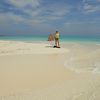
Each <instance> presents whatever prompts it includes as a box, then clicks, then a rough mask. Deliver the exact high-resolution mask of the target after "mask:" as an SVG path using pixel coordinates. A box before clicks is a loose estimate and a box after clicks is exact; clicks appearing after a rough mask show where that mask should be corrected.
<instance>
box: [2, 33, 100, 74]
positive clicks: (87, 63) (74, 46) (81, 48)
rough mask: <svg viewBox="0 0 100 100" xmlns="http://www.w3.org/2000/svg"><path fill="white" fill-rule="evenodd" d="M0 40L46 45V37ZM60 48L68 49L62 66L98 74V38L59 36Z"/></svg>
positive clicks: (99, 70)
mask: <svg viewBox="0 0 100 100" xmlns="http://www.w3.org/2000/svg"><path fill="white" fill-rule="evenodd" d="M0 40H12V41H24V42H33V43H34V42H39V43H41V42H43V43H48V41H47V40H48V36H47V35H39V36H38V35H34V36H1V37H0ZM60 44H61V47H63V48H66V49H69V51H70V52H69V53H68V54H66V60H65V61H64V66H65V67H66V68H68V69H70V70H73V71H76V72H78V73H79V72H92V73H100V37H96V36H95V37H94V36H90V37H89V36H64V35H63V36H61V37H60Z"/></svg>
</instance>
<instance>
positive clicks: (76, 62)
mask: <svg viewBox="0 0 100 100" xmlns="http://www.w3.org/2000/svg"><path fill="white" fill-rule="evenodd" d="M64 66H65V67H66V68H69V69H71V70H74V71H76V72H93V73H100V47H99V46H97V45H96V44H95V45H94V44H93V45H92V44H90V45H89V44H88V45H87V44H73V46H71V47H70V53H69V54H68V55H67V57H66V61H65V63H64Z"/></svg>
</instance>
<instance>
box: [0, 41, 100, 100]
mask: <svg viewBox="0 0 100 100" xmlns="http://www.w3.org/2000/svg"><path fill="white" fill-rule="evenodd" d="M83 47H84V48H85V46H83ZM91 47H93V46H91ZM95 48H97V47H95ZM98 48H99V46H98ZM71 49H72V47H70V46H68V47H67V48H64V47H62V48H52V46H51V45H49V44H47V43H28V42H18V41H0V100H100V95H99V94H100V74H96V73H91V72H90V71H89V72H83V73H81V72H79V73H77V72H76V71H74V70H70V69H69V68H68V67H69V65H71V64H68V65H67V64H66V60H67V59H68V56H67V55H70V54H72V53H70V52H71ZM77 49H78V50H80V51H82V50H83V48H82V47H80V48H77ZM90 50H91V48H90ZM74 52H75V50H74ZM86 52H90V51H89V49H86V48H85V49H84V52H79V51H78V53H79V55H80V56H79V55H78V54H77V55H75V56H76V58H77V59H76V60H75V61H74V63H73V64H77V63H76V61H79V59H82V60H84V59H85V56H83V55H84V54H83V53H86ZM97 54H98V55H96V54H95V55H96V56H91V57H92V60H94V59H95V58H100V56H99V54H100V49H99V50H98V53H97ZM89 57H90V56H87V58H88V59H89ZM86 60H87V59H86ZM80 62H82V61H80ZM79 64H81V63H79ZM86 64H87V63H86ZM65 65H67V66H68V67H65ZM83 65H84V64H83ZM71 66H72V67H73V65H71Z"/></svg>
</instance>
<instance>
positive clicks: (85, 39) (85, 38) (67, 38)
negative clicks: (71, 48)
mask: <svg viewBox="0 0 100 100" xmlns="http://www.w3.org/2000/svg"><path fill="white" fill-rule="evenodd" d="M47 39H48V36H47V35H34V36H0V40H14V41H27V42H34V41H47ZM60 41H62V42H67V41H72V42H78V41H81V42H82V41H83V42H100V37H98V36H66V35H62V36H61V37H60Z"/></svg>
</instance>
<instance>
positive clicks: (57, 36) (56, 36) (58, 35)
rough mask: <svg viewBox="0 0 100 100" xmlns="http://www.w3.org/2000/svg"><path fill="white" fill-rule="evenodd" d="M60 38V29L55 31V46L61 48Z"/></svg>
mask: <svg viewBox="0 0 100 100" xmlns="http://www.w3.org/2000/svg"><path fill="white" fill-rule="evenodd" d="M59 38H60V33H59V32H58V31H56V33H55V46H54V47H56V48H60V44H59Z"/></svg>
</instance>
